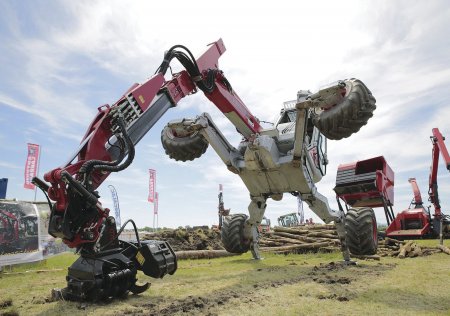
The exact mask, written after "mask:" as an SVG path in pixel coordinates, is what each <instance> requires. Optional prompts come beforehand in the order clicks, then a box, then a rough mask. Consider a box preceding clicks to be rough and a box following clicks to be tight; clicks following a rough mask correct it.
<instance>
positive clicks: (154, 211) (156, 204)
mask: <svg viewBox="0 0 450 316" xmlns="http://www.w3.org/2000/svg"><path fill="white" fill-rule="evenodd" d="M153 213H154V214H155V215H158V192H155V205H154V209H153Z"/></svg>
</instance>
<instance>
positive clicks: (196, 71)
mask: <svg viewBox="0 0 450 316" xmlns="http://www.w3.org/2000/svg"><path fill="white" fill-rule="evenodd" d="M179 49H182V50H184V51H180V50H179ZM224 52H225V46H224V44H223V41H222V40H221V39H220V40H218V41H217V42H214V43H212V44H210V46H209V48H208V49H207V50H206V52H205V53H203V55H201V56H200V57H199V58H198V59H197V60H196V59H195V58H194V57H193V56H192V54H191V53H190V51H189V50H188V49H187V48H185V47H184V46H181V45H176V46H173V47H172V48H171V49H170V50H169V51H167V53H166V54H165V56H164V61H163V62H162V64H161V65H160V67H159V68H158V70H157V72H156V74H155V75H154V76H153V77H151V78H150V79H149V80H147V81H146V82H145V83H143V84H134V85H133V86H132V87H131V88H130V89H129V90H128V91H127V92H126V93H125V94H124V95H123V96H122V97H121V98H120V99H119V100H118V101H117V102H116V103H114V104H113V105H112V106H109V105H103V106H101V107H99V108H98V113H97V116H96V117H95V118H94V120H93V121H92V123H91V124H90V126H89V128H88V130H87V132H86V134H85V136H84V137H83V140H82V142H81V144H80V146H79V148H78V150H77V152H76V153H75V155H74V156H72V157H71V159H70V160H69V162H67V163H66V164H65V165H63V166H62V167H59V168H56V169H54V170H51V171H50V172H48V173H46V174H45V175H44V179H45V180H46V181H47V182H49V183H50V187H48V186H47V185H46V184H42V183H41V188H43V189H44V190H45V191H47V193H48V195H49V197H50V199H52V200H53V201H55V202H56V203H55V205H54V207H53V208H54V210H53V212H52V216H51V219H50V220H51V223H50V228H49V232H50V234H52V235H53V236H55V237H61V238H63V241H64V242H65V243H66V244H67V245H69V246H70V247H78V246H80V245H81V244H84V243H93V242H96V241H97V240H98V238H99V237H100V229H101V226H102V222H103V221H104V219H105V218H107V217H108V215H109V214H108V213H109V210H108V209H104V208H102V207H101V204H100V203H99V202H98V198H99V196H98V194H97V192H96V191H95V190H96V189H97V188H98V187H99V186H100V184H101V183H102V182H103V181H104V180H105V179H106V178H107V177H108V175H109V174H110V173H111V172H118V171H121V170H123V169H125V168H126V167H128V166H129V165H130V164H131V162H132V161H133V158H134V146H135V145H136V144H137V143H138V142H139V141H140V139H141V138H142V137H143V136H144V135H145V134H146V133H147V132H148V131H149V130H150V128H151V127H152V126H153V125H154V124H155V123H156V122H157V121H158V120H159V118H161V116H162V115H163V114H164V113H165V112H166V111H167V110H168V109H169V108H171V107H174V106H176V104H177V103H178V102H179V101H180V100H181V99H182V98H183V97H185V96H187V95H189V94H192V93H195V92H196V91H197V89H200V90H202V91H203V93H204V94H205V96H206V97H207V98H208V99H209V100H211V101H212V102H213V103H214V104H215V105H216V106H217V107H218V108H219V109H220V110H221V111H222V112H223V113H224V114H225V115H226V116H227V117H228V118H229V119H230V121H231V122H232V123H233V124H234V125H235V126H236V127H237V129H238V130H239V132H241V134H242V135H243V136H244V137H246V138H248V137H250V136H251V135H252V134H255V133H257V132H259V131H260V130H261V126H260V125H259V122H258V120H257V119H256V118H255V117H254V116H253V115H252V114H251V113H250V111H249V110H248V108H247V107H246V106H245V104H244V103H243V102H242V101H241V99H240V98H239V96H238V95H237V94H236V93H235V92H234V91H233V89H232V87H231V85H230V83H229V82H228V80H227V79H226V78H225V76H224V74H223V72H222V71H221V70H219V68H218V59H219V57H220V56H221V55H222V54H223V53H224ZM174 58H175V59H177V60H178V61H179V62H180V63H181V64H182V65H183V66H184V68H185V69H186V70H183V71H181V72H179V73H176V74H174V75H173V77H172V78H171V79H170V80H168V81H166V79H165V78H164V74H165V73H166V71H167V70H168V68H169V64H170V62H171V60H172V59H174ZM52 221H53V223H52Z"/></svg>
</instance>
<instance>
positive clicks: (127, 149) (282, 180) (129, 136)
mask: <svg viewBox="0 0 450 316" xmlns="http://www.w3.org/2000/svg"><path fill="white" fill-rule="evenodd" d="M224 52H225V46H224V44H223V42H222V40H218V41H217V42H214V43H212V44H211V45H210V46H209V48H208V49H207V50H206V52H205V53H203V55H201V56H200V57H199V58H198V59H195V58H194V57H193V55H192V54H191V52H190V51H189V50H188V49H187V48H186V47H184V46H181V45H176V46H173V47H172V48H171V49H169V50H168V51H167V52H166V53H165V56H164V60H163V62H162V64H161V65H160V66H159V68H158V69H157V71H156V73H155V75H154V76H153V77H151V78H150V79H148V80H147V81H146V82H144V83H142V84H134V85H133V86H132V87H131V88H130V89H129V90H128V91H127V92H126V93H125V94H124V95H123V96H122V97H121V98H120V99H119V100H118V101H117V102H116V103H114V104H113V105H112V106H109V105H104V106H101V107H99V108H98V113H97V116H96V117H95V118H94V120H93V122H92V123H91V125H90V126H89V128H88V130H87V132H86V134H85V136H84V138H83V140H82V141H81V144H80V146H79V148H78V150H77V152H76V154H75V155H74V156H73V157H70V159H69V161H68V162H67V163H66V164H65V165H63V166H61V167H59V168H56V169H54V170H51V171H50V172H48V173H46V174H45V175H44V180H45V181H42V180H39V179H35V180H34V182H35V184H36V185H38V186H39V187H40V188H41V189H43V191H44V192H46V193H47V194H48V197H49V198H50V199H51V200H53V201H54V203H53V205H52V212H51V216H50V224H49V233H50V234H51V235H53V236H55V237H60V238H62V239H63V241H64V243H66V244H67V245H68V246H69V247H74V248H76V249H77V250H78V252H79V254H80V258H79V259H78V260H77V261H75V262H74V264H73V265H72V266H71V267H70V268H69V271H68V275H67V287H66V288H64V289H63V290H62V291H61V292H59V293H60V294H61V295H62V296H63V297H64V298H67V299H90V300H99V299H103V298H109V297H117V296H122V295H125V294H126V293H127V292H128V291H131V292H133V293H140V292H142V291H144V290H145V289H146V288H148V285H144V286H138V285H137V284H136V281H137V280H136V273H137V270H142V271H143V272H144V273H145V274H146V275H149V276H152V277H156V278H161V277H163V276H164V275H166V274H167V273H168V274H173V273H174V272H175V270H176V269H177V263H176V256H175V254H174V252H173V251H172V249H171V247H170V245H169V244H168V243H167V242H164V241H145V242H142V241H139V238H138V235H137V233H136V239H137V240H136V242H125V241H121V240H119V235H120V233H121V232H122V230H123V229H124V227H125V226H124V225H125V224H127V223H128V222H130V220H129V221H127V222H126V223H125V224H124V225H123V226H122V227H121V228H120V229H119V231H116V225H115V223H114V218H113V217H111V216H109V210H108V209H107V208H104V207H102V205H101V203H100V202H99V195H98V193H97V191H96V189H97V188H98V187H99V186H100V185H101V183H102V182H103V181H104V180H105V179H106V178H107V177H108V175H109V174H110V173H111V172H118V171H122V170H124V169H125V168H127V167H128V166H129V165H130V164H131V163H132V161H133V158H134V155H135V145H136V144H137V143H138V142H139V140H140V139H141V138H142V137H143V136H144V135H145V134H146V133H147V132H148V131H149V130H150V129H151V127H152V126H153V125H154V124H155V122H156V121H158V120H159V119H160V118H161V117H162V116H163V114H164V113H165V112H166V111H167V110H168V109H170V108H172V107H175V106H176V105H177V104H178V102H179V101H180V100H181V99H182V98H184V97H185V96H188V95H190V94H193V93H196V92H197V91H198V90H201V91H202V92H203V93H204V95H205V96H206V97H207V98H208V99H209V100H210V101H211V102H212V103H214V104H215V105H216V106H217V108H218V109H219V110H220V111H222V113H223V114H224V115H225V116H226V117H227V118H228V119H229V120H230V122H231V123H232V124H233V125H234V126H235V127H236V129H237V131H238V132H239V133H240V134H241V135H242V141H241V142H240V144H239V145H238V147H237V148H235V147H233V146H232V145H231V144H230V143H229V142H228V141H227V139H226V138H225V137H224V135H223V134H222V133H221V131H220V130H219V128H218V127H217V125H216V124H215V123H214V122H213V120H212V119H211V117H210V115H208V114H207V113H203V114H201V115H199V116H197V117H194V118H183V119H179V120H174V121H171V122H169V123H168V124H167V126H165V127H164V129H163V131H162V133H161V141H162V145H163V147H164V149H165V152H166V154H168V155H169V157H170V158H172V159H175V160H181V161H187V160H193V159H195V158H198V157H200V156H201V155H202V154H203V153H205V151H206V149H207V147H208V144H210V145H211V146H212V148H213V149H214V150H215V151H216V153H217V154H218V155H219V157H220V158H221V159H222V161H223V162H224V164H225V165H226V167H227V168H228V170H230V171H231V172H233V173H235V174H236V175H238V176H240V177H241V179H242V180H243V182H244V184H245V185H246V187H247V188H248V190H249V192H250V200H251V202H250V205H249V207H248V210H249V215H250V216H247V215H244V214H234V215H230V216H229V217H228V218H227V219H226V220H225V221H224V223H223V226H222V230H221V235H222V241H223V244H224V246H225V248H226V249H227V250H228V251H230V252H235V253H236V252H237V253H244V252H247V251H248V250H251V251H252V254H253V256H254V257H255V258H259V252H258V243H257V242H258V232H257V226H258V224H260V223H261V221H262V219H263V216H264V211H265V209H266V200H267V199H268V198H272V199H274V200H277V201H278V200H281V198H282V197H283V194H284V193H291V194H293V195H297V196H300V197H301V199H302V200H303V201H305V202H306V203H307V204H308V205H309V206H310V208H311V209H312V210H313V211H314V212H315V213H316V214H317V215H318V216H319V217H320V218H321V219H323V220H324V221H325V222H327V223H328V222H331V221H334V222H335V223H336V226H337V231H338V234H339V237H340V239H341V242H342V247H343V248H342V249H343V254H344V259H345V260H346V261H350V258H349V253H348V250H347V248H346V246H345V245H346V243H345V227H344V221H345V214H344V213H343V212H341V211H339V210H338V211H336V210H332V209H331V208H330V207H329V205H328V201H327V199H326V198H325V197H324V196H323V195H321V194H320V193H319V192H317V188H316V186H315V183H317V182H318V181H319V180H320V179H321V178H322V177H323V176H324V175H325V172H326V165H327V162H328V160H327V156H326V138H329V139H341V138H344V137H348V136H350V135H351V134H353V133H355V132H357V131H359V129H360V128H361V127H362V126H363V125H365V124H366V123H367V121H368V120H369V118H370V117H372V115H373V111H374V110H375V107H376V106H375V98H374V97H373V96H372V94H371V92H370V91H369V89H368V88H367V87H366V86H365V85H364V84H363V83H362V82H361V81H359V80H357V79H347V80H342V81H338V82H336V83H333V84H331V85H329V86H327V87H324V88H323V89H321V90H319V91H318V92H316V93H311V92H309V91H299V92H298V94H297V98H296V100H294V101H291V102H286V103H285V104H284V106H283V108H282V109H281V112H280V117H279V119H278V120H277V121H276V123H275V126H274V127H273V128H270V129H263V128H262V127H261V125H260V121H259V120H258V119H257V118H256V117H255V116H253V115H252V114H251V113H250V111H249V110H248V108H247V107H246V106H245V104H244V103H243V102H242V100H241V99H240V98H239V96H238V95H237V94H236V92H235V91H234V89H233V88H232V86H231V84H230V82H229V81H228V80H227V78H226V77H225V74H224V73H223V72H222V71H221V70H220V69H219V68H218V59H219V57H220V56H221V55H222V54H223V53H224ZM173 59H177V60H178V61H179V62H180V63H181V65H182V66H183V67H184V69H185V70H182V71H181V72H178V73H175V74H173V75H172V76H171V78H170V79H166V78H165V74H166V72H167V70H168V69H169V67H170V62H171V61H172V60H173ZM131 222H132V221H131ZM132 223H133V222H132Z"/></svg>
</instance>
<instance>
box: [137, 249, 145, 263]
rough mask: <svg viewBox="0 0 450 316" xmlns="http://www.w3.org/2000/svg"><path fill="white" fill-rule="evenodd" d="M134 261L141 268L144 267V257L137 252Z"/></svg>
mask: <svg viewBox="0 0 450 316" xmlns="http://www.w3.org/2000/svg"><path fill="white" fill-rule="evenodd" d="M136 260H137V261H138V262H139V264H140V265H141V266H143V265H144V262H145V258H144V256H143V255H142V254H141V253H140V252H139V251H138V253H137V254H136Z"/></svg>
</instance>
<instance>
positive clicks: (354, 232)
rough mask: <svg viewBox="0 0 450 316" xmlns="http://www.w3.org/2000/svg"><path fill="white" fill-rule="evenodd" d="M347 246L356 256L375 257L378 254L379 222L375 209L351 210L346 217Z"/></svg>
mask: <svg viewBox="0 0 450 316" xmlns="http://www.w3.org/2000/svg"><path fill="white" fill-rule="evenodd" d="M345 230H346V233H347V246H348V249H349V250H350V252H351V253H352V254H354V255H374V254H376V253H377V248H378V236H377V220H376V218H375V213H374V211H373V209H371V208H368V207H364V208H359V209H355V208H351V209H349V210H348V212H347V215H346V217H345Z"/></svg>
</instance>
